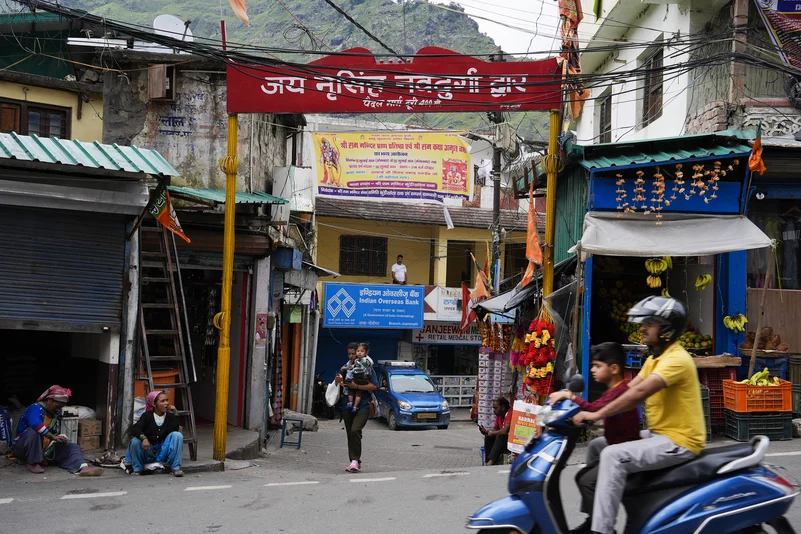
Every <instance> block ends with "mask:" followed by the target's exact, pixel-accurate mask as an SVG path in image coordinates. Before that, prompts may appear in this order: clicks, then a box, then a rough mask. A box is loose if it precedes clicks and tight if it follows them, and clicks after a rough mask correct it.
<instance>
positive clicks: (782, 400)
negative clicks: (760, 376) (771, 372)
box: [723, 378, 793, 413]
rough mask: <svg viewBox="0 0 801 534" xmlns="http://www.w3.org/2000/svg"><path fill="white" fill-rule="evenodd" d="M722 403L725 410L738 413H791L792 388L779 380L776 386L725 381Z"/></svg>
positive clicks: (785, 381) (789, 384)
mask: <svg viewBox="0 0 801 534" xmlns="http://www.w3.org/2000/svg"><path fill="white" fill-rule="evenodd" d="M723 401H724V405H725V407H726V409H727V410H732V411H734V412H740V413H754V412H792V411H793V387H792V383H790V382H788V381H787V380H782V379H781V378H780V379H779V385H778V386H750V385H748V384H740V383H739V382H735V381H733V380H726V381H725V382H723Z"/></svg>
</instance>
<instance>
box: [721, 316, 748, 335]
mask: <svg viewBox="0 0 801 534" xmlns="http://www.w3.org/2000/svg"><path fill="white" fill-rule="evenodd" d="M746 323H748V319H747V318H746V317H745V315H743V314H742V313H738V314H737V315H735V316H734V317H731V316H728V315H727V316H726V317H724V318H723V326H725V327H726V328H728V329H729V330H731V331H732V332H735V333H740V332H745V325H746Z"/></svg>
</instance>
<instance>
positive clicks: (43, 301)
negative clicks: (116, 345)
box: [0, 206, 126, 332]
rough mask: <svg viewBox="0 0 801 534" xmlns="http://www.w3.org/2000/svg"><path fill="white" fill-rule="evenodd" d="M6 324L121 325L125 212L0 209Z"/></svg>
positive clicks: (96, 328)
mask: <svg viewBox="0 0 801 534" xmlns="http://www.w3.org/2000/svg"><path fill="white" fill-rule="evenodd" d="M0 228H2V229H3V230H2V232H3V233H2V239H0V328H13V329H26V330H57V331H63V332H100V331H101V330H102V329H103V328H104V327H108V328H109V329H110V330H118V329H119V326H120V317H121V308H122V287H123V272H124V268H125V240H126V236H125V217H124V216H121V215H107V214H96V213H87V212H78V211H62V210H41V209H32V208H16V207H15V208H12V207H7V206H4V207H3V209H2V210H0Z"/></svg>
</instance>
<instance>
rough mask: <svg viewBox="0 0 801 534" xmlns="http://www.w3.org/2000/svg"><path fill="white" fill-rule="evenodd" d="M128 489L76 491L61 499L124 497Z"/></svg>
mask: <svg viewBox="0 0 801 534" xmlns="http://www.w3.org/2000/svg"><path fill="white" fill-rule="evenodd" d="M127 493H128V492H127V491H108V492H106V493H74V494H69V495H64V496H63V497H62V498H61V500H62V501H64V500H68V499H100V498H103V497H122V496H123V495H126V494H127Z"/></svg>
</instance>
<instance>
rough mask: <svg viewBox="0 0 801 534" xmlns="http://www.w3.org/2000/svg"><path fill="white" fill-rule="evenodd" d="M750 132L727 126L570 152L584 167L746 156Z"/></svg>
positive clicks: (606, 167) (596, 167)
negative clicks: (706, 131) (728, 128)
mask: <svg viewBox="0 0 801 534" xmlns="http://www.w3.org/2000/svg"><path fill="white" fill-rule="evenodd" d="M752 137H753V133H751V132H739V131H734V130H727V131H725V132H718V133H714V134H698V135H687V136H681V137H670V138H664V139H649V140H643V141H631V142H620V143H606V144H599V145H586V146H580V145H574V146H572V147H571V148H570V154H571V156H574V157H575V158H576V160H577V162H578V163H579V164H580V165H581V166H582V167H584V168H586V169H595V170H598V169H609V168H615V167H626V166H630V165H645V164H649V163H662V162H669V161H686V160H692V159H696V158H708V157H726V156H745V155H746V154H749V153H750V152H751V145H750V144H749V143H748V139H749V138H752Z"/></svg>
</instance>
